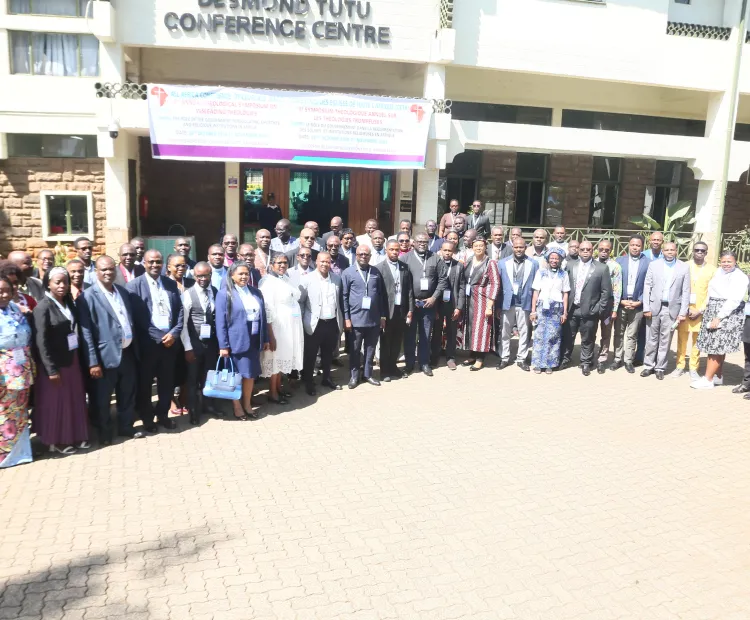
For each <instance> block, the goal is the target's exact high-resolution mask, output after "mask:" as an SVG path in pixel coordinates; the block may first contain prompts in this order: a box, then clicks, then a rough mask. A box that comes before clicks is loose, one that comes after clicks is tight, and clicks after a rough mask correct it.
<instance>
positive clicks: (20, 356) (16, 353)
mask: <svg viewBox="0 0 750 620" xmlns="http://www.w3.org/2000/svg"><path fill="white" fill-rule="evenodd" d="M13 361H14V362H15V363H16V364H19V365H20V364H25V363H26V354H25V353H24V352H23V349H21V348H18V349H13Z"/></svg>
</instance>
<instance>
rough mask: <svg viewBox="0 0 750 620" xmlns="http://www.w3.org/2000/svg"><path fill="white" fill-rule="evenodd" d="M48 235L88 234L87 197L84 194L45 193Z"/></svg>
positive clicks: (89, 232)
mask: <svg viewBox="0 0 750 620" xmlns="http://www.w3.org/2000/svg"><path fill="white" fill-rule="evenodd" d="M45 199H46V204H47V218H48V226H49V236H54V235H69V236H70V235H88V234H91V232H92V231H90V230H89V199H88V196H86V195H70V194H64V195H47V196H45Z"/></svg>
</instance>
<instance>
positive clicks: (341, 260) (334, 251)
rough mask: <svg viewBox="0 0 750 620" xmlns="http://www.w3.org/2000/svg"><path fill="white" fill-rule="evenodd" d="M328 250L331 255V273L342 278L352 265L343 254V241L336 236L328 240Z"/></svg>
mask: <svg viewBox="0 0 750 620" xmlns="http://www.w3.org/2000/svg"><path fill="white" fill-rule="evenodd" d="M326 250H328V253H329V254H330V255H331V271H332V272H333V273H335V274H336V275H337V276H340V275H341V274H342V273H344V271H345V270H346V269H347V267H349V266H350V265H351V263H350V262H349V259H348V258H347V257H346V256H344V255H343V254H342V253H341V251H340V250H341V240H340V239H339V238H338V237H337V236H336V235H331V236H330V237H328V239H326Z"/></svg>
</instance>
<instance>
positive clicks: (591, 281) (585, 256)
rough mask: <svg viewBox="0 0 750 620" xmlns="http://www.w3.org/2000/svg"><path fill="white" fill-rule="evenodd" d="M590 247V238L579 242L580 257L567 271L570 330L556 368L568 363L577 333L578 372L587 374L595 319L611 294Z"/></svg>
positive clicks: (602, 267)
mask: <svg viewBox="0 0 750 620" xmlns="http://www.w3.org/2000/svg"><path fill="white" fill-rule="evenodd" d="M593 253H594V247H593V246H592V245H591V242H590V241H582V242H581V246H580V256H581V260H579V261H578V262H577V263H574V264H573V265H572V266H571V267H570V270H569V272H568V277H569V278H570V294H569V295H568V321H569V323H570V333H569V336H568V338H567V341H566V343H565V352H564V353H563V360H562V363H561V364H560V368H561V369H562V368H564V367H567V366H568V365H569V364H570V358H571V357H572V356H573V343H574V342H575V339H576V334H578V332H579V331H580V333H581V372H582V373H583V375H584V376H585V377H588V376H589V375H590V374H591V367H592V366H593V364H594V342H595V340H596V328H597V325H599V319H600V318H601V317H602V316H604V313H605V312H606V311H607V307H608V304H609V298H610V297H612V279H611V278H610V276H609V269H608V268H607V266H606V265H604V264H603V263H600V262H599V261H595V260H593V258H592V256H593Z"/></svg>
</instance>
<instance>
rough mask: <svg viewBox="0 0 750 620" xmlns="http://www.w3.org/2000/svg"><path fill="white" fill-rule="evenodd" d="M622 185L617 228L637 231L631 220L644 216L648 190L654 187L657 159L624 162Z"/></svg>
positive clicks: (627, 160)
mask: <svg viewBox="0 0 750 620" xmlns="http://www.w3.org/2000/svg"><path fill="white" fill-rule="evenodd" d="M622 165H623V169H622V183H621V185H620V201H619V206H618V214H617V228H624V229H626V230H633V229H636V228H637V226H636V225H635V224H631V223H630V218H633V217H636V216H638V215H643V205H644V203H645V202H646V188H647V187H649V186H653V185H654V182H655V181H654V179H655V178H656V160H655V159H626V160H624V161H623V162H622Z"/></svg>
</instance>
